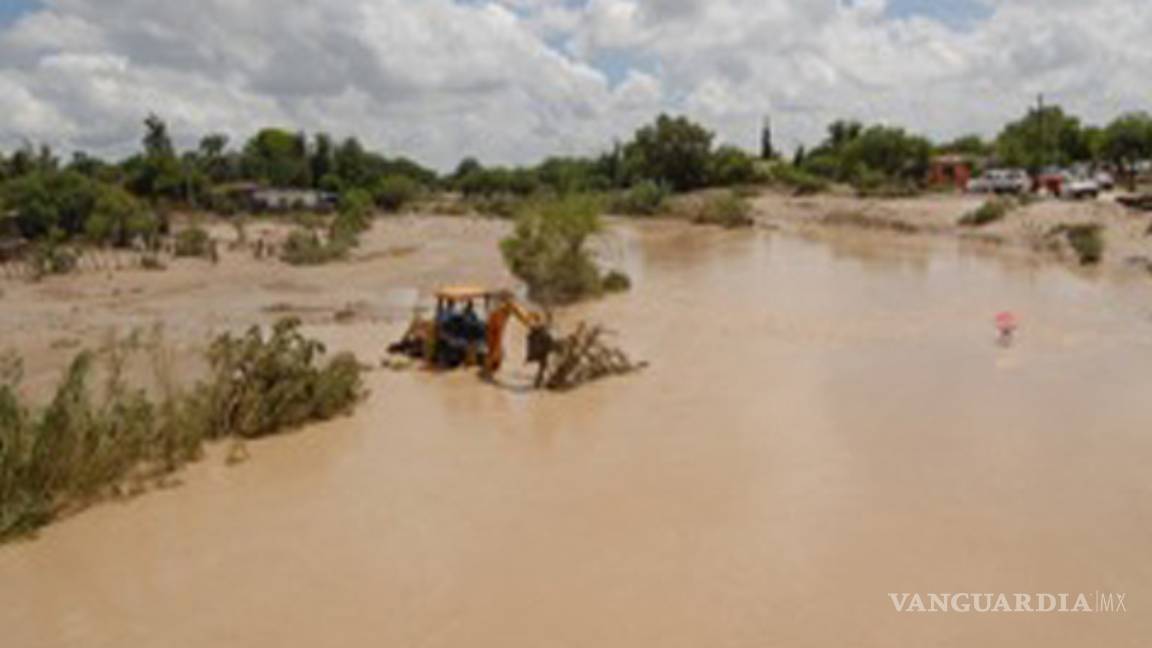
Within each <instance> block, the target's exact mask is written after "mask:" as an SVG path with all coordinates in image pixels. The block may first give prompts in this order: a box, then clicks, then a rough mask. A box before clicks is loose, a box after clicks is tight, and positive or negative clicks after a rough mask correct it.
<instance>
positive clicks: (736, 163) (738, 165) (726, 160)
mask: <svg viewBox="0 0 1152 648" xmlns="http://www.w3.org/2000/svg"><path fill="white" fill-rule="evenodd" d="M709 176H710V184H711V185H712V186H714V187H730V186H732V185H738V184H746V183H749V182H752V181H754V180H755V179H756V161H755V160H754V159H753V158H752V156H750V155H748V154H747V153H745V152H744V151H742V150H740V149H738V148H736V147H734V146H721V147H720V148H718V149H716V152H715V153H713V155H712V161H711V165H710V169H709Z"/></svg>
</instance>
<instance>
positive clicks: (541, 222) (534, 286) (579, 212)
mask: <svg viewBox="0 0 1152 648" xmlns="http://www.w3.org/2000/svg"><path fill="white" fill-rule="evenodd" d="M600 229H601V223H600V210H599V205H598V204H597V201H596V200H595V199H593V198H591V197H589V196H570V197H567V198H563V199H557V200H551V201H546V202H538V203H535V204H533V205H531V206H529V207H528V208H526V209H525V210H524V211H523V213H522V214H521V215H520V217H519V219H518V220H517V223H516V230H515V232H514V233H513V234H512V236H510V237H508V238H506V239H504V241H503V242H502V243H501V246H500V247H501V251H502V252H503V254H504V260H505V262H506V263H507V264H508V267H509V269H510V270H511V271H512V273H513V274H514V275H516V276H517V277H519V278H520V279H521V280H522V281H524V283H525V284H527V286H528V295H529V297H530V298H532V299H533V300H535V301H538V302H541V303H543V304H549V305H551V304H565V303H571V302H574V301H577V300H579V299H582V298H584V297H590V296H596V295H600V294H602V293H603V292H604V290H605V286H604V282H605V278H604V277H603V275H602V274H601V271H600V268H599V267H597V265H596V262H595V260H594V259H593V258H592V254H591V252H589V250H588V248H587V244H588V241H589V240H590V239H591V238H592V237H593V236H595V235H596V234H597V233H599V232H600ZM613 281H614V282H615V283H616V284H617V285H618V284H619V280H618V279H615V280H613Z"/></svg>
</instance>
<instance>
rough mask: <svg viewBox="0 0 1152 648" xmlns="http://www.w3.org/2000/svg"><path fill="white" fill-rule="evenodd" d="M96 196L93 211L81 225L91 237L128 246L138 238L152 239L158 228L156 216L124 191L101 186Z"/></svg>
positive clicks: (118, 245) (99, 240) (117, 245)
mask: <svg viewBox="0 0 1152 648" xmlns="http://www.w3.org/2000/svg"><path fill="white" fill-rule="evenodd" d="M97 195H98V197H97V199H96V203H95V205H94V206H93V208H92V213H91V214H89V216H88V219H87V221H86V222H85V225H84V229H85V233H86V234H87V236H88V238H89V239H90V240H92V241H96V242H99V243H109V244H111V245H114V246H116V247H128V246H129V245H131V244H132V242H133V241H135V240H137V239H144V240H151V239H153V238H154V237H155V235H156V233H157V230H158V229H159V223H158V221H157V219H156V217H155V216H153V215H152V214H150V213H148V212H147V211H146V210H145V209H144V207H143V206H142V205H141V204H140V201H138V200H136V198H135V197H133V196H132V195H131V194H129V193H128V192H127V191H124V190H123V189H121V188H119V187H112V186H104V187H100V188H99V190H98V191H97Z"/></svg>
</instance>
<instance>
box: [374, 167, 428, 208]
mask: <svg viewBox="0 0 1152 648" xmlns="http://www.w3.org/2000/svg"><path fill="white" fill-rule="evenodd" d="M420 189H421V188H420V183H418V182H416V181H415V180H413V179H412V178H409V177H408V176H405V175H391V176H387V177H385V178H384V179H382V180H381V181H380V183H379V184H378V185H377V186H376V191H375V194H376V204H377V205H379V206H380V208H381V209H384V210H387V211H390V212H397V211H400V210H401V209H402V208H403V207H404V206H405V205H407V204H409V203H411V202H412V201H414V200H416V198H417V197H419V196H420Z"/></svg>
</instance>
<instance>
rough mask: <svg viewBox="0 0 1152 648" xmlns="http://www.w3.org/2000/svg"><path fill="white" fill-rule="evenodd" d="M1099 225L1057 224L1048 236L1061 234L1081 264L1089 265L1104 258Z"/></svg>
mask: <svg viewBox="0 0 1152 648" xmlns="http://www.w3.org/2000/svg"><path fill="white" fill-rule="evenodd" d="M1102 230H1103V228H1101V226H1100V225H1097V224H1095V223H1091V224H1085V225H1058V226H1056V227H1054V228H1053V229H1052V231H1051V232H1049V236H1060V235H1063V236H1064V238H1065V240H1066V241H1068V245H1069V247H1071V248H1072V251H1073V252H1075V253H1076V257H1077V258H1078V259H1079V261H1080V265H1082V266H1091V265H1096V264H1098V263H1100V262H1101V261H1102V260H1103V259H1104V236H1103V235H1102Z"/></svg>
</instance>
